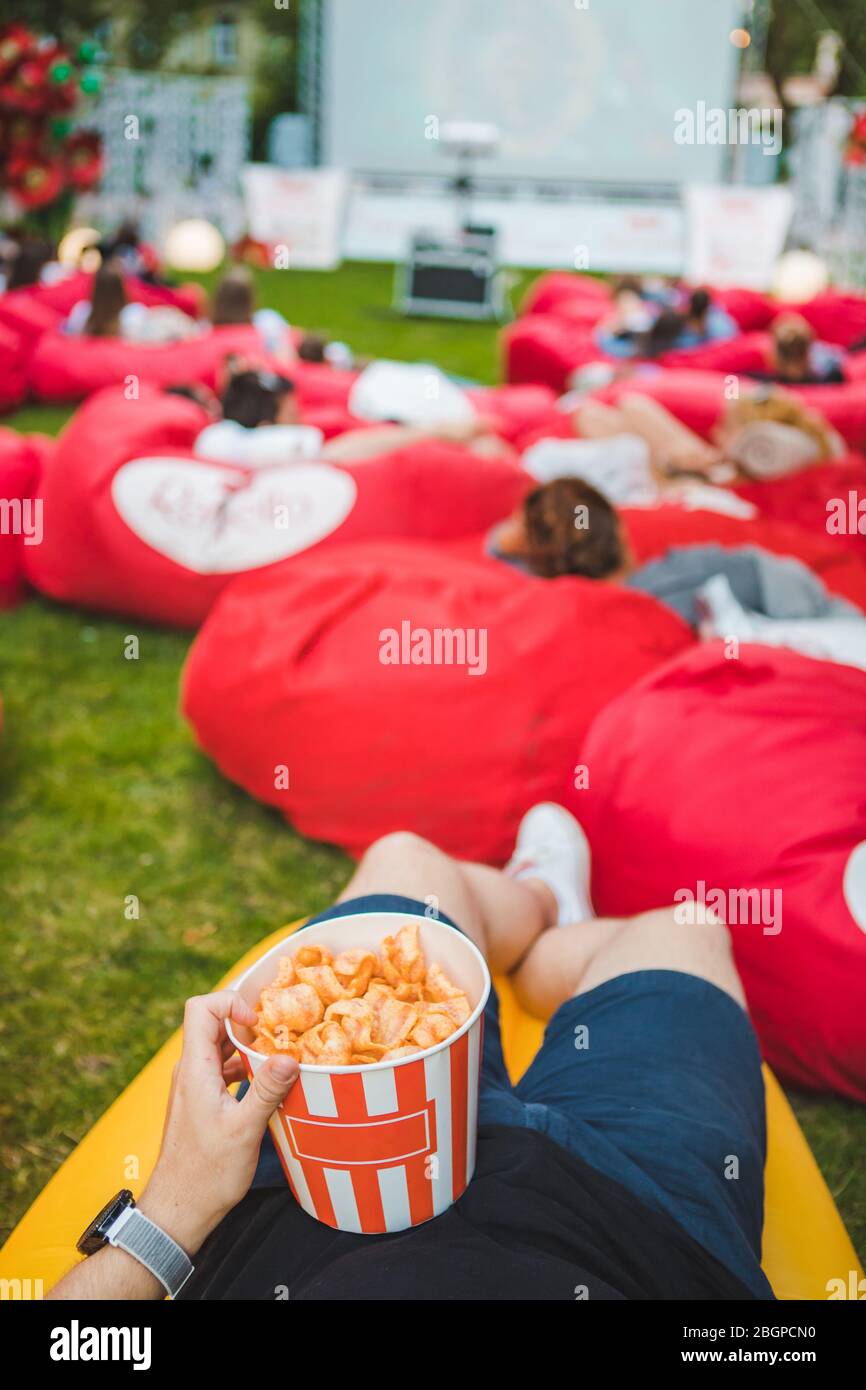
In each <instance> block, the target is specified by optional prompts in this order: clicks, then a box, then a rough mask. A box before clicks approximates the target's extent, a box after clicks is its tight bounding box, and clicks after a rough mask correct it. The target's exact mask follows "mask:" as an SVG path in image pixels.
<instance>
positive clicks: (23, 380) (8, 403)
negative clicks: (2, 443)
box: [0, 324, 27, 414]
mask: <svg viewBox="0 0 866 1390" xmlns="http://www.w3.org/2000/svg"><path fill="white" fill-rule="evenodd" d="M26 396H27V349H26V346H25V344H24V342H23V341H22V339H21V337H20V336H19V334H17V333H15V332H13V330H12V329H11V328H5V327H4V326H3V325H2V324H0V414H5V413H6V412H7V411H10V410H17V409H18V407H19V405H21V403H22V402H23V401H24V399H25V398H26Z"/></svg>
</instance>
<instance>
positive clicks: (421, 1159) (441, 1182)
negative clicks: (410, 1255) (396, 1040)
mask: <svg viewBox="0 0 866 1390" xmlns="http://www.w3.org/2000/svg"><path fill="white" fill-rule="evenodd" d="M406 922H417V923H418V926H419V927H420V936H421V947H422V949H423V951H424V959H425V962H426V964H427V965H428V966H429V965H432V964H433V962H434V961H435V962H437V963H438V964H439V965H441V967H442V969H443V970H444V971H445V973H446V974H447V975H448V976H449V978H450V979H451V980H452V981H453V982H454V984H456V985H458V986H459V987H460V988H461V989H463V990H465V992H466V995H467V997H468V999H469V1003H470V1005H471V1007H472V1012H471V1014H470V1015H469V1018H468V1019H467V1020H466V1022H465V1023H464V1024H463V1025H462V1027H460V1028H458V1030H457V1031H456V1032H455V1033H452V1034H451V1037H450V1038H446V1039H445V1041H444V1042H441V1043H439V1044H438V1045H437V1046H436V1047H432V1048H430V1049H429V1050H428V1051H426V1052H424V1053H419V1054H418V1056H417V1057H416V1058H413V1057H411V1056H410V1057H405V1058H402V1057H401V1058H398V1059H396V1060H395V1061H393V1062H371V1063H368V1064H365V1065H363V1066H355V1067H345V1066H343V1067H317V1066H311V1065H309V1064H306V1063H304V1064H302V1065H301V1073H300V1076H299V1078H298V1080H297V1081H296V1082H295V1085H294V1086H293V1087H292V1089H291V1091H290V1092H289V1094H288V1096H287V1097H286V1100H285V1101H284V1102H283V1104H282V1106H281V1107H280V1109H279V1110H278V1111H277V1112H276V1114H275V1115H274V1116H273V1118H272V1119H271V1122H270V1127H271V1134H272V1135H273V1139H274V1144H275V1145H276V1149H277V1153H278V1154H279V1156H280V1160H281V1162H282V1165H283V1169H284V1171H285V1174H286V1177H287V1179H288V1182H289V1186H290V1187H291V1189H292V1192H293V1193H294V1195H295V1198H296V1200H297V1201H298V1202H299V1203H300V1205H301V1206H302V1207H303V1209H304V1211H306V1212H309V1214H310V1216H315V1217H316V1218H317V1219H318V1220H319V1221H323V1222H324V1223H325V1224H326V1225H327V1226H334V1227H336V1229H337V1230H340V1231H354V1232H356V1233H362V1234H365V1235H374V1234H377V1233H381V1232H383V1231H404V1230H406V1228H407V1227H409V1226H419V1225H421V1223H422V1222H424V1221H429V1220H430V1219H431V1218H432V1217H434V1216H439V1215H441V1213H442V1212H443V1211H445V1210H446V1209H447V1208H448V1207H450V1206H451V1205H452V1203H453V1202H456V1201H457V1198H458V1197H460V1196H461V1194H462V1193H463V1192H464V1191H465V1190H466V1187H467V1184H468V1183H469V1181H470V1179H471V1177H472V1174H473V1172H474V1170H475V1140H476V1131H477V1128H478V1079H479V1073H480V1069H481V1043H482V1036H483V1031H482V1030H483V1025H484V1006H485V1004H486V1003H487V998H488V995H489V994H490V973H489V971H488V969H487V964H486V962H485V960H484V957H483V956H482V955H481V952H480V951H479V950H478V949H477V948H476V947H475V946H474V945H473V943H472V942H471V941H470V940H469V938H468V937H467V936H464V935H463V933H462V932H458V931H456V930H455V929H454V928H453V927H449V926H447V925H446V923H444V922H439V921H437V920H436V919H434V918H428V917H421V916H417V917H416V916H413V915H412V914H411V913H405V912H398V913H395V912H365V913H359V914H358V915H357V916H348V917H332V918H330V919H329V920H328V921H326V922H318V923H316V924H314V925H313V926H310V927H305V928H304V930H303V931H302V932H299V933H298V934H297V936H291V937H287V938H286V940H285V941H281V942H279V943H278V944H277V945H276V946H273V947H272V948H271V950H270V951H268V953H267V955H265V956H262V958H261V960H260V961H259V962H258V963H257V964H256V965H254V966H252V967H251V969H249V970H248V971H246V973H245V974H244V975H242V976H241V977H240V979H239V980H237V981H235V982H234V984H233V986H232V987H233V988H234V989H236V990H238V991H239V993H240V994H241V995H242V996H243V998H244V999H245V1000H246V1002H247V1003H248V1004H250V1005H252V1006H253V1007H255V1005H256V1003H257V1002H258V998H259V992H260V991H261V989H262V988H263V987H264V986H265V985H269V984H271V982H272V981H273V979H274V977H275V976H276V973H277V967H278V962H279V958H280V956H284V955H287V954H292V953H293V951H294V950H296V949H298V948H299V947H300V946H301V945H304V946H312V945H323V946H327V947H328V949H329V950H330V951H332V952H333V953H334V954H335V955H336V954H337V953H338V952H339V951H344V950H349V949H350V948H352V947H353V946H362V947H364V948H365V949H366V950H371V951H379V949H380V947H381V944H382V941H383V939H384V938H385V937H386V936H389V935H394V934H395V933H396V932H397V931H399V929H400V927H401V926H402V925H403V924H404V923H406ZM228 1033H229V1036H230V1038H231V1039H232V1041H233V1042H234V1043H235V1044H236V1045H237V1049H238V1051H239V1052H240V1054H241V1056H242V1057H243V1059H244V1064H245V1066H246V1069H247V1072H248V1073H249V1075H250V1076H251V1077H252V1076H253V1075H254V1074H255V1071H256V1069H257V1068H258V1067H260V1066H262V1065H263V1064H264V1062H265V1060H266V1059H265V1057H264V1056H263V1055H262V1054H261V1053H259V1052H255V1051H254V1050H253V1047H252V1034H251V1033H250V1031H249V1030H248V1029H246V1028H242V1027H240V1026H238V1025H237V1024H232V1023H229V1025H228Z"/></svg>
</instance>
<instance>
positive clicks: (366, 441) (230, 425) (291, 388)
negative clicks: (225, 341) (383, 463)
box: [194, 357, 510, 468]
mask: <svg viewBox="0 0 866 1390" xmlns="http://www.w3.org/2000/svg"><path fill="white" fill-rule="evenodd" d="M217 411H219V412H221V415H222V418H221V419H219V420H216V421H214V422H213V423H212V424H209V425H208V426H207V427H206V428H205V429H204V430H202V432H201V434H200V435H199V436H198V438H197V439H196V442H195V446H194V449H195V453H196V454H197V455H198V457H199V458H204V459H211V460H213V461H214V462H218V463H233V464H240V465H241V466H243V467H245V468H265V467H270V466H273V465H276V464H282V463H287V462H290V461H291V459H292V458H318V459H322V460H328V461H331V462H339V463H352V462H360V461H361V460H363V459H369V458H376V457H378V456H379V455H381V454H384V453H390V452H393V451H394V450H395V449H404V448H408V447H409V446H411V445H414V444H425V443H428V442H430V441H433V440H440V441H442V442H445V443H453V444H464V445H466V446H467V448H469V449H471V450H472V452H474V453H479V454H486V455H488V456H489V455H492V454H503V455H505V456H508V455H509V454H510V450H509V449H508V447H507V445H505V444H504V443H503V442H502V441H501V440H500V439H499V438H498V436H496V435H495V434H494V430H495V427H496V422H495V421H494V420H492V419H490V418H488V417H487V416H483V415H480V414H477V413H473V414H472V415H471V416H470V417H469V419H468V420H465V421H460V422H447V421H443V422H442V423H441V424H439V425H435V424H433V423H430V424H428V425H426V426H423V425H419V426H411V425H398V424H380V425H378V426H376V425H374V424H371V425H361V426H360V427H358V425H357V424H355V425H354V427H352V428H349V429H346V430H344V431H342V432H341V433H340V434H339V435H338V436H337V437H336V438H332V439H329V440H328V441H327V443H326V442H325V437H324V432H323V431H322V430H321V429H319V428H317V427H316V426H315V425H312V424H304V423H303V419H304V412H303V411H302V407H301V405H300V403H299V400H298V392H297V390H296V388H295V384H294V382H293V381H292V380H290V378H289V377H287V376H283V375H282V374H281V373H278V372H273V371H261V370H259V369H258V368H256V367H254V366H252V365H251V364H250V363H249V362H248V361H247V360H246V359H244V358H240V357H231V358H229V359H228V361H227V376H226V380H225V384H224V386H223V391H222V396H221V398H220V401H219V403H218V406H217Z"/></svg>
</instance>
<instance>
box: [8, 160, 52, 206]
mask: <svg viewBox="0 0 866 1390" xmlns="http://www.w3.org/2000/svg"><path fill="white" fill-rule="evenodd" d="M6 185H7V187H8V189H9V192H10V193H12V194H14V196H15V197H16V198H17V199H18V202H19V203H21V204H22V206H23V207H25V208H44V207H47V206H48V204H49V203H53V202H54V200H55V199H56V198H59V196H60V194H61V193H62V192H63V190H64V188H65V187H66V173H65V170H64V168H63V165H62V164H61V163H60V161H59V160H57V159H39V158H36V159H28V158H26V157H20V156H16V157H15V158H13V159H10V161H9V163H8V164H7V166H6Z"/></svg>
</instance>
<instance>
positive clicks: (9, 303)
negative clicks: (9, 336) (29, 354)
mask: <svg viewBox="0 0 866 1390" xmlns="http://www.w3.org/2000/svg"><path fill="white" fill-rule="evenodd" d="M59 322H60V315H59V314H58V313H57V312H56V310H54V309H51V308H49V306H48V305H47V304H43V303H42V302H41V300H40V299H39V298H38V297H37V296H36V295H35V294H34V293H33V292H32V290H29V289H22V290H11V291H10V292H9V294H3V295H0V328H2V329H4V330H5V331H6V332H11V333H14V334H16V335H17V337H18V338H19V339H20V341H21V343H22V344H23V345H24V346H25V347H26V348H27V350H28V351H29V350H30V349H31V348H32V347H33V346H34V344H35V343H37V342H38V341H39V339H40V338H41V337H42V334H43V333H49V332H50V331H51V329H52V328H56V327H57V325H58V323H59Z"/></svg>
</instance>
